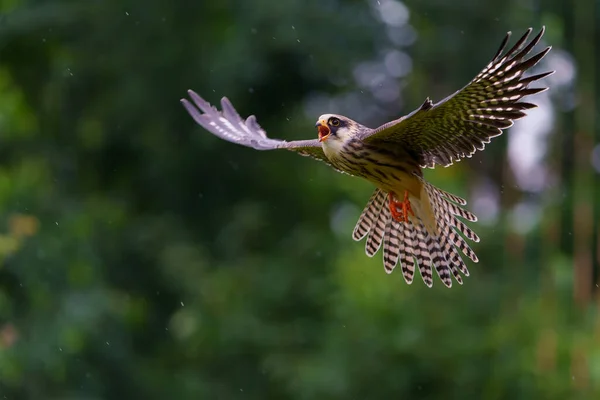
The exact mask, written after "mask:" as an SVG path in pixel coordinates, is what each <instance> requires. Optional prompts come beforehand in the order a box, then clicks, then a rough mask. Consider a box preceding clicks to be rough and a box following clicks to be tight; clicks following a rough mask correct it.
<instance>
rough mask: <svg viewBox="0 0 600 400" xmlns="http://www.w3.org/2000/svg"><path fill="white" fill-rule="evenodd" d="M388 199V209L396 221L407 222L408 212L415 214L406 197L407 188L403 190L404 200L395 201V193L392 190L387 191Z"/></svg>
mask: <svg viewBox="0 0 600 400" xmlns="http://www.w3.org/2000/svg"><path fill="white" fill-rule="evenodd" d="M388 197H389V199H390V211H391V213H392V218H394V219H395V220H396V221H398V222H408V214H410V215H412V216H413V217H414V216H415V213H414V212H413V210H412V207H411V206H410V200H409V199H408V190H405V191H404V201H397V200H396V199H395V197H396V195H395V194H394V193H392V192H390V193H388Z"/></svg>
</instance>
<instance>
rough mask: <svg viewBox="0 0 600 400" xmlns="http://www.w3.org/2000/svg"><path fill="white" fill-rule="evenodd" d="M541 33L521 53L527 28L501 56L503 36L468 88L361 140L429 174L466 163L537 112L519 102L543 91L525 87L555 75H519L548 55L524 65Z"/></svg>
mask: <svg viewBox="0 0 600 400" xmlns="http://www.w3.org/2000/svg"><path fill="white" fill-rule="evenodd" d="M544 30H545V29H544V28H543V27H542V30H541V31H540V33H538V34H537V36H535V37H534V38H533V40H531V42H529V43H528V44H527V45H526V46H525V47H524V48H523V49H522V50H521V47H523V45H524V43H525V42H526V41H527V38H528V37H529V35H530V34H531V31H532V29H531V28H529V29H528V30H527V32H526V33H525V35H523V37H521V39H519V40H518V41H517V43H516V44H515V45H514V46H513V48H511V49H510V50H509V51H508V52H506V54H504V55H503V54H502V53H503V52H504V48H505V47H506V44H507V43H508V40H509V38H510V32H508V34H507V35H506V37H505V38H504V41H503V42H502V44H501V45H500V49H499V50H498V52H497V53H496V55H495V56H494V57H493V59H492V61H491V62H490V63H489V64H488V65H487V66H486V67H485V68H484V69H483V71H481V72H480V73H479V74H478V75H477V76H476V77H475V79H473V80H472V81H471V82H470V83H469V84H468V85H467V86H465V87H464V88H462V89H461V90H459V91H457V92H456V93H454V94H452V95H451V96H448V97H447V98H445V99H444V100H442V101H440V102H439V103H437V104H433V103H432V102H431V100H429V98H427V100H425V102H424V103H423V105H422V106H421V107H420V108H419V109H417V110H415V111H413V112H412V113H410V114H409V115H407V116H405V117H402V118H400V119H397V120H395V121H391V122H388V123H386V124H384V125H382V126H380V127H379V128H376V129H373V130H372V131H370V132H367V133H365V135H364V137H363V138H362V139H363V140H365V141H366V142H371V143H378V144H381V145H386V146H394V145H399V146H402V147H403V148H404V149H405V150H406V151H408V152H409V153H411V154H414V155H415V157H417V159H418V160H419V163H420V164H421V166H422V167H429V168H433V167H434V165H435V164H438V165H443V166H448V165H450V164H452V162H453V161H459V160H461V159H462V158H464V157H471V155H472V154H473V153H475V151H476V150H483V149H484V147H485V144H486V143H489V142H490V139H491V138H493V137H495V136H498V135H500V134H501V133H502V130H503V129H506V128H508V127H510V126H512V124H513V121H514V120H515V119H518V118H521V117H523V116H525V115H526V114H525V112H524V110H528V109H531V108H535V107H537V106H536V105H535V104H531V103H525V102H522V101H521V99H522V98H523V97H524V96H527V95H531V94H535V93H539V92H542V91H544V90H546V89H547V88H529V84H530V83H531V82H534V81H537V80H538V79H541V78H544V77H546V76H548V75H550V74H552V73H553V72H554V71H551V72H545V73H542V74H538V75H533V76H530V77H527V78H523V73H524V72H525V71H527V70H528V69H530V68H531V67H533V66H534V65H535V64H537V63H538V62H539V61H540V60H541V59H542V58H543V57H544V56H545V55H546V54H547V53H548V52H549V51H550V49H551V47H547V48H546V49H544V50H543V51H541V52H540V53H538V54H536V55H534V56H532V57H530V58H529V59H527V60H524V57H525V56H527V54H529V52H530V51H531V50H532V49H533V47H534V46H535V45H536V44H537V43H538V42H539V40H540V38H541V37H542V35H543V34H544Z"/></svg>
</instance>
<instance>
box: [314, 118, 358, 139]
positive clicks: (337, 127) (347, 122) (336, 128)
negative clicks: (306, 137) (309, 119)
mask: <svg viewBox="0 0 600 400" xmlns="http://www.w3.org/2000/svg"><path fill="white" fill-rule="evenodd" d="M315 127H316V128H317V130H318V132H319V142H322V143H325V142H329V144H331V143H330V142H341V143H345V142H347V141H348V140H350V139H352V138H353V137H354V136H355V135H356V134H357V133H358V132H359V130H360V125H359V124H358V123H356V122H354V121H352V120H351V119H349V118H346V117H343V116H341V115H336V114H323V115H321V116H320V117H319V119H318V120H317V123H316V124H315Z"/></svg>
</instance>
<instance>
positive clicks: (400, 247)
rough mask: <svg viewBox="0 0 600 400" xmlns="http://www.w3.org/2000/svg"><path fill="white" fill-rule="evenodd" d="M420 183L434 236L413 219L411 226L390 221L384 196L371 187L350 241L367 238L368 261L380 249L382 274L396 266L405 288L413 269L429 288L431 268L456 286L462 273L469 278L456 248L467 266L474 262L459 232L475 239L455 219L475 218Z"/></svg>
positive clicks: (454, 201)
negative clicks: (467, 260) (465, 259)
mask: <svg viewBox="0 0 600 400" xmlns="http://www.w3.org/2000/svg"><path fill="white" fill-rule="evenodd" d="M422 184H423V186H424V189H425V192H426V193H427V196H428V197H429V201H430V202H431V206H432V207H431V209H432V210H433V213H434V214H435V223H436V225H437V234H432V233H430V231H429V230H428V229H426V227H425V225H424V224H423V223H422V222H421V221H420V220H418V219H413V220H412V221H411V222H398V221H396V220H395V219H393V218H392V215H391V212H390V209H389V199H388V196H387V192H385V191H383V190H381V189H377V190H376V191H375V192H374V193H373V195H372V196H371V198H370V199H369V202H368V203H367V205H366V207H365V208H364V210H363V212H362V213H361V215H360V217H359V219H358V222H357V224H356V227H355V228H354V232H353V234H352V237H353V239H354V240H361V239H363V238H364V237H365V236H366V237H367V241H366V245H365V252H366V253H367V255H368V256H369V257H373V256H374V255H375V254H376V253H377V252H378V251H379V249H380V248H381V247H382V246H383V266H384V269H385V271H386V273H388V274H390V273H392V271H393V270H394V269H395V268H396V266H398V265H400V269H401V271H402V276H403V277H404V280H405V281H406V283H408V284H411V283H412V282H413V280H414V275H415V270H416V269H417V268H418V269H419V274H420V275H421V278H422V279H423V282H424V283H425V285H427V286H428V287H432V286H433V269H434V268H435V270H436V272H437V275H438V276H439V277H440V279H441V281H442V283H443V284H444V285H445V286H447V287H451V286H452V277H454V280H456V282H458V283H459V284H461V285H462V283H463V278H462V275H464V276H469V270H468V269H467V266H466V264H465V262H464V261H463V259H462V257H461V255H460V254H459V250H460V252H461V253H462V254H464V255H465V256H466V257H468V258H469V259H471V260H472V261H473V262H478V261H479V260H478V258H477V255H476V254H475V252H474V251H473V250H472V249H471V248H470V247H469V245H468V244H467V242H466V240H465V239H464V238H463V237H462V236H461V235H460V234H459V233H462V234H463V235H464V236H465V237H466V238H467V239H470V240H472V241H475V242H478V241H479V237H478V236H477V234H475V232H473V231H472V230H471V229H470V228H469V227H468V226H466V225H465V224H464V223H463V222H462V221H461V220H459V219H458V218H463V219H465V220H468V221H477V217H476V216H475V215H473V214H472V213H471V212H469V211H467V210H465V209H463V208H461V207H459V206H458V205H457V204H460V205H462V206H464V205H466V201H465V200H464V199H462V198H460V197H458V196H455V195H452V194H450V193H447V192H445V191H443V190H440V189H438V188H436V187H434V186H433V185H431V184H429V183H428V182H425V181H422ZM457 217H458V218H457Z"/></svg>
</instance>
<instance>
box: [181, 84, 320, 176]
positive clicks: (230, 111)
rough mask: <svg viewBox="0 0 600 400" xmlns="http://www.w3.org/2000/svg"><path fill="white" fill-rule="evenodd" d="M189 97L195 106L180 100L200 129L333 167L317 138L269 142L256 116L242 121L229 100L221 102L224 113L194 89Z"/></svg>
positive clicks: (239, 142)
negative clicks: (312, 159) (289, 151)
mask: <svg viewBox="0 0 600 400" xmlns="http://www.w3.org/2000/svg"><path fill="white" fill-rule="evenodd" d="M188 94H189V95H190V98H191V99H192V101H193V103H192V102H190V101H188V100H187V99H181V103H182V104H183V106H184V107H185V108H186V110H187V111H188V113H190V115H191V116H192V118H194V121H196V122H197V123H198V124H199V125H200V126H202V127H203V128H204V129H206V130H207V131H209V132H211V133H213V134H214V135H215V136H218V137H220V138H221V139H224V140H227V141H228V142H232V143H237V144H241V145H242V146H246V147H252V148H253V149H256V150H274V149H287V150H291V151H295V152H296V153H298V154H300V155H303V156H308V157H312V158H315V159H317V160H320V161H324V162H326V163H327V164H330V161H329V160H328V159H327V156H326V155H325V153H323V148H322V147H321V143H319V141H318V140H317V139H314V140H295V141H291V142H286V141H285V140H276V139H270V138H268V137H267V134H266V132H265V131H264V129H262V128H261V126H260V125H259V124H258V122H257V121H256V117H255V116H254V115H251V116H249V117H248V118H246V119H245V120H244V119H242V117H240V116H239V114H238V113H237V111H236V110H235V108H234V107H233V105H232V104H231V102H230V101H229V99H227V98H226V97H223V99H221V107H222V108H223V111H222V112H221V111H218V110H217V109H216V108H214V107H213V106H211V105H210V104H209V103H208V102H207V101H206V100H204V99H203V98H202V97H200V96H199V95H198V94H197V93H196V92H194V91H193V90H188ZM330 165H331V164H330Z"/></svg>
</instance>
